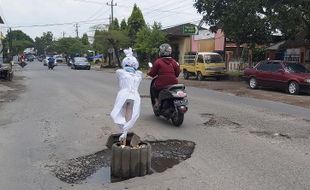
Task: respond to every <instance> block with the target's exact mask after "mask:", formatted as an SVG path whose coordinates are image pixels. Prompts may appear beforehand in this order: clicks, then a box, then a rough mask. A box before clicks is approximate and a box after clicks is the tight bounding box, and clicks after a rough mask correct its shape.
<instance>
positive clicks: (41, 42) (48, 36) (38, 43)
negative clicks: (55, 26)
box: [34, 31, 54, 55]
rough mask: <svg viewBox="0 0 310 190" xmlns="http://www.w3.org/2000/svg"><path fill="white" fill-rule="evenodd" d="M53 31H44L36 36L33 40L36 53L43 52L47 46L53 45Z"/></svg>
mask: <svg viewBox="0 0 310 190" xmlns="http://www.w3.org/2000/svg"><path fill="white" fill-rule="evenodd" d="M53 43H54V42H53V33H52V32H50V31H49V32H44V33H43V35H42V36H41V37H36V38H35V42H34V48H35V49H36V50H37V51H38V54H39V55H41V54H44V53H45V51H46V50H48V47H50V46H52V45H53Z"/></svg>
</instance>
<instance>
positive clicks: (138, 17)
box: [128, 4, 146, 45]
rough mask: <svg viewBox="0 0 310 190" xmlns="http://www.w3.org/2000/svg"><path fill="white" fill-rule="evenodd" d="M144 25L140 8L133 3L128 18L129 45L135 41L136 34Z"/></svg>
mask: <svg viewBox="0 0 310 190" xmlns="http://www.w3.org/2000/svg"><path fill="white" fill-rule="evenodd" d="M144 27H146V24H145V20H144V18H143V15H142V12H141V10H140V9H139V8H138V6H137V5H136V4H135V5H134V7H133V10H132V13H131V15H130V17H129V18H128V35H129V37H130V41H131V45H133V44H134V43H135V40H136V34H137V33H138V32H139V31H140V30H141V29H142V28H144Z"/></svg>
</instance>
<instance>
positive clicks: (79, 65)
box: [71, 57, 90, 70]
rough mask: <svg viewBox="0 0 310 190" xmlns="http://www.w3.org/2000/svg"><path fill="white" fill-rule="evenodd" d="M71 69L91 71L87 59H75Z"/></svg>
mask: <svg viewBox="0 0 310 190" xmlns="http://www.w3.org/2000/svg"><path fill="white" fill-rule="evenodd" d="M71 69H87V70H90V63H89V62H88V61H87V59H86V58H85V57H75V58H73V60H72V63H71Z"/></svg>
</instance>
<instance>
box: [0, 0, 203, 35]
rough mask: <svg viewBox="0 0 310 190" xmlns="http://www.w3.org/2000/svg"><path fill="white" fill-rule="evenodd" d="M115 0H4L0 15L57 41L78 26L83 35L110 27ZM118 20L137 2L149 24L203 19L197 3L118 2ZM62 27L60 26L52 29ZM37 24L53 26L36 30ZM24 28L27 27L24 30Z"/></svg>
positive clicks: (172, 0) (11, 23) (182, 0)
mask: <svg viewBox="0 0 310 190" xmlns="http://www.w3.org/2000/svg"><path fill="white" fill-rule="evenodd" d="M107 2H109V3H111V0H0V16H1V17H2V18H4V21H5V22H6V24H5V25H0V29H1V30H2V31H6V30H7V28H6V27H12V29H13V30H15V29H20V30H22V31H24V32H25V33H26V34H28V35H29V36H30V37H32V38H35V37H36V36H39V37H40V36H42V34H43V32H47V31H52V33H53V34H54V36H55V37H56V38H59V37H62V36H63V33H64V35H65V37H69V36H72V37H73V36H76V32H75V27H74V24H75V23H79V26H80V27H79V36H82V34H83V33H88V35H92V31H93V30H92V29H91V26H94V25H97V24H108V23H109V17H110V15H111V7H110V6H108V5H107ZM114 3H116V4H117V6H115V7H114V17H116V18H118V19H119V20H122V19H123V18H126V19H127V18H128V17H129V16H130V14H131V11H132V8H133V5H134V4H135V3H136V4H137V5H138V7H139V8H140V9H141V11H142V13H143V15H144V19H145V21H146V22H147V23H148V24H153V22H154V21H157V22H160V23H162V25H163V27H167V26H173V25H178V24H183V23H187V22H194V23H198V22H199V20H200V19H201V15H199V14H198V13H197V11H196V9H195V8H194V7H193V3H194V0H169V1H168V0H114ZM53 24H59V25H57V26H50V25H53ZM35 25H49V26H44V27H43V26H40V27H35ZM20 26H23V27H20Z"/></svg>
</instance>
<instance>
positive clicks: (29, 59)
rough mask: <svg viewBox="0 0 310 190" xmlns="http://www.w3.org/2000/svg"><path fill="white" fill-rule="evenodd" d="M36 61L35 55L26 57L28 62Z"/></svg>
mask: <svg viewBox="0 0 310 190" xmlns="http://www.w3.org/2000/svg"><path fill="white" fill-rule="evenodd" d="M34 59H35V56H34V55H32V54H28V55H26V61H34Z"/></svg>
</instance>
